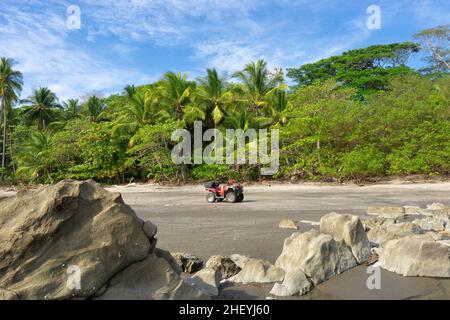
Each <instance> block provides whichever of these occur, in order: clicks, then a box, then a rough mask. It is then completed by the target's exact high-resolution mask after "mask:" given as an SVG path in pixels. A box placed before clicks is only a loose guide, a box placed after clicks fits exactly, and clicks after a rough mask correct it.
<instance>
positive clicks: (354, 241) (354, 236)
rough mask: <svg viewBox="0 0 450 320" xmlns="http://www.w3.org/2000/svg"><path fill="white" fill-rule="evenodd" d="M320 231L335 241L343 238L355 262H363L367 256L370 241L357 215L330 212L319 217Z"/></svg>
mask: <svg viewBox="0 0 450 320" xmlns="http://www.w3.org/2000/svg"><path fill="white" fill-rule="evenodd" d="M320 232H321V233H325V234H329V235H330V236H332V237H333V239H335V240H337V241H340V240H344V242H345V244H346V245H348V246H349V247H350V248H351V250H352V253H353V255H354V256H355V258H356V262H358V263H363V262H364V261H366V260H367V258H369V255H370V242H369V239H368V238H367V235H366V232H365V231H364V227H363V225H362V223H361V221H360V220H359V218H358V217H357V216H354V215H350V214H338V213H336V212H331V213H329V214H327V215H325V216H323V217H322V218H321V219H320Z"/></svg>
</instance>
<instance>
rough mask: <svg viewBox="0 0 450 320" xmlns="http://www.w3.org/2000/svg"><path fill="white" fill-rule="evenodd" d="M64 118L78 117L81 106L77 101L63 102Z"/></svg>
mask: <svg viewBox="0 0 450 320" xmlns="http://www.w3.org/2000/svg"><path fill="white" fill-rule="evenodd" d="M63 107H64V118H65V119H66V120H71V119H76V118H78V117H79V116H80V113H81V105H80V102H79V101H78V99H69V100H67V101H66V102H63Z"/></svg>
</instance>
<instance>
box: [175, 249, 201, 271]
mask: <svg viewBox="0 0 450 320" xmlns="http://www.w3.org/2000/svg"><path fill="white" fill-rule="evenodd" d="M172 256H173V257H174V259H175V261H176V262H177V264H178V266H179V267H180V268H181V270H183V272H186V273H195V272H196V271H198V270H200V269H201V268H202V267H203V260H202V259H200V258H199V257H197V256H195V255H193V254H191V253H181V252H176V253H172Z"/></svg>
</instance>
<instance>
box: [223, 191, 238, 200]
mask: <svg viewBox="0 0 450 320" xmlns="http://www.w3.org/2000/svg"><path fill="white" fill-rule="evenodd" d="M225 200H226V201H227V202H231V203H234V202H236V200H237V196H236V192H234V191H229V192H228V193H227V195H226V196H225Z"/></svg>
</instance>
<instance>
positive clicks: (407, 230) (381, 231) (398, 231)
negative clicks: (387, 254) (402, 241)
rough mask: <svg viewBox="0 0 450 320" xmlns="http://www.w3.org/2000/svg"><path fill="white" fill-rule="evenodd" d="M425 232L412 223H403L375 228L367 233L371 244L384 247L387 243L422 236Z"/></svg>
mask: <svg viewBox="0 0 450 320" xmlns="http://www.w3.org/2000/svg"><path fill="white" fill-rule="evenodd" d="M422 232H423V231H422V230H421V229H420V228H419V227H417V226H416V225H415V224H413V223H412V222H402V223H395V224H388V225H382V226H380V227H375V228H372V229H370V230H369V231H368V232H367V237H368V238H369V240H370V242H373V243H376V244H377V245H379V246H383V245H384V244H385V243H386V242H387V241H390V240H394V239H398V238H401V237H406V236H413V235H416V234H420V233H422Z"/></svg>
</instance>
